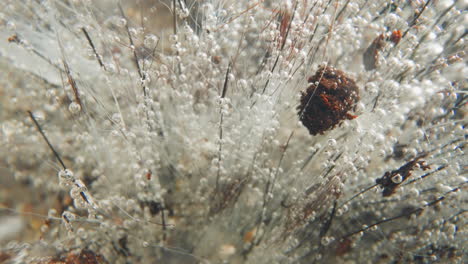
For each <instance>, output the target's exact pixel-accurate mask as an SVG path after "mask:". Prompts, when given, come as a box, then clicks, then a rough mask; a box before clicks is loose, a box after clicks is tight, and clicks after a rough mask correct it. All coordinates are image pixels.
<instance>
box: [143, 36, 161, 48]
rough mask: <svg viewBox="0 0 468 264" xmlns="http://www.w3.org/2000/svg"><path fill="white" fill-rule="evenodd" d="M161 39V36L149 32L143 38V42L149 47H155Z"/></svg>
mask: <svg viewBox="0 0 468 264" xmlns="http://www.w3.org/2000/svg"><path fill="white" fill-rule="evenodd" d="M158 41H159V37H158V36H156V35H153V34H148V35H146V36H145V39H144V40H143V44H144V45H145V47H147V48H154V47H155V46H156V44H157V43H158Z"/></svg>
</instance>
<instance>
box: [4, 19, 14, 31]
mask: <svg viewBox="0 0 468 264" xmlns="http://www.w3.org/2000/svg"><path fill="white" fill-rule="evenodd" d="M6 28H7V30H9V31H15V30H16V24H15V23H14V22H11V21H8V22H7V24H6Z"/></svg>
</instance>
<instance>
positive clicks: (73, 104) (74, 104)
mask: <svg viewBox="0 0 468 264" xmlns="http://www.w3.org/2000/svg"><path fill="white" fill-rule="evenodd" d="M68 110H69V111H70V112H71V113H72V114H77V113H79V112H80V111H81V106H80V104H78V103H77V102H74V101H73V102H71V103H70V105H69V106H68Z"/></svg>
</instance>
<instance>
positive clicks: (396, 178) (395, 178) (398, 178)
mask: <svg viewBox="0 0 468 264" xmlns="http://www.w3.org/2000/svg"><path fill="white" fill-rule="evenodd" d="M402 181H403V177H402V176H401V175H400V174H396V175H395V176H393V177H392V182H393V183H396V184H399V183H401V182H402Z"/></svg>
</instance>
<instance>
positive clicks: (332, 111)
mask: <svg viewBox="0 0 468 264" xmlns="http://www.w3.org/2000/svg"><path fill="white" fill-rule="evenodd" d="M308 81H309V84H310V86H309V87H308V88H307V90H306V91H305V92H302V96H301V104H300V105H299V106H298V107H297V109H298V114H299V119H300V120H301V122H302V124H303V125H304V126H305V127H306V128H307V129H308V130H309V133H310V134H311V135H317V134H323V132H324V131H326V130H330V129H333V128H334V127H335V126H337V125H338V124H340V123H341V121H343V120H344V119H354V118H356V116H355V115H352V114H350V113H349V111H351V110H353V108H354V107H355V105H356V102H357V101H358V100H359V88H358V87H357V85H356V83H355V82H354V81H353V80H352V79H351V78H349V77H347V76H346V75H345V74H344V72H342V71H340V70H336V69H335V68H332V67H327V66H320V68H319V69H318V71H317V72H316V73H315V75H314V76H312V77H310V78H309V79H308Z"/></svg>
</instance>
